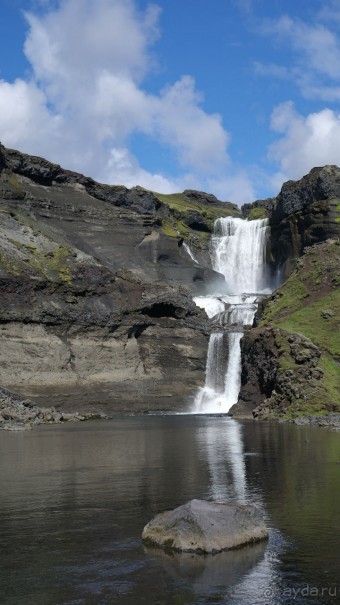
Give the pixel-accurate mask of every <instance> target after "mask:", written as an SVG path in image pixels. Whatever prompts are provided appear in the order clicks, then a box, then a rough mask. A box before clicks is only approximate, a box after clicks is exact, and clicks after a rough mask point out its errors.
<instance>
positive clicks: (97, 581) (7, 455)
mask: <svg viewBox="0 0 340 605" xmlns="http://www.w3.org/2000/svg"><path fill="white" fill-rule="evenodd" d="M339 441H340V440H339V435H338V434H336V433H332V432H330V431H327V430H321V429H317V428H314V427H295V426H290V425H279V424H270V423H268V424H260V423H253V422H246V421H244V422H238V421H235V420H231V419H228V418H225V417H195V416H177V417H176V416H172V417H171V416H163V417H162V416H152V417H124V418H122V417H120V418H116V419H114V420H112V421H107V422H97V423H95V422H87V423H84V424H81V425H80V424H77V425H65V426H62V425H58V426H55V427H52V426H43V427H40V428H39V429H37V430H34V431H30V432H25V433H20V434H14V433H6V432H5V431H2V432H0V488H1V491H0V524H1V533H0V555H1V560H0V561H1V562H0V603H1V604H3V605H105V604H115V603H119V604H123V605H125V604H126V605H135V604H136V605H137V604H139V603H145V604H158V605H187V604H188V605H189V604H195V605H197V604H202V605H205V604H208V603H209V605H212V604H216V605H217V604H224V603H225V604H227V603H228V604H232V605H263V604H268V605H276V604H280V605H281V604H287V605H288V604H291V603H298V604H299V605H301V604H305V603H313V604H315V605H321V604H325V605H333V604H335V603H339V602H340V591H339V592H338V595H337V596H334V594H335V591H336V590H339V588H337V587H336V585H337V582H338V571H339V560H340V557H339V554H340V553H339V545H340V532H339V527H338V515H339V512H340V511H339V486H340V464H337V462H338V461H339V459H340V451H339ZM191 498H203V499H214V500H226V501H230V502H233V501H234V502H235V501H238V502H253V503H256V504H257V505H258V506H259V507H260V508H261V509H262V510H263V511H264V512H265V515H266V518H267V523H268V526H269V527H270V539H269V542H268V543H262V544H258V545H255V546H251V547H246V548H243V549H240V550H238V551H234V552H226V553H221V554H220V555H216V556H214V557H211V556H210V557H200V556H195V555H192V554H182V555H179V554H177V555H174V556H169V555H167V554H166V553H164V552H162V551H157V550H150V549H145V548H144V547H143V545H142V543H141V541H140V534H141V531H142V528H143V526H144V525H145V524H146V523H147V522H148V521H149V520H150V519H151V518H152V517H153V516H154V515H155V514H156V513H157V512H159V511H161V510H165V509H169V508H173V507H175V506H178V505H180V504H182V503H184V502H186V501H187V500H189V499H191ZM322 589H323V597H321V596H320V595H321V590H322ZM294 591H295V592H294ZM313 591H314V592H313ZM317 593H318V594H319V596H316V594H317Z"/></svg>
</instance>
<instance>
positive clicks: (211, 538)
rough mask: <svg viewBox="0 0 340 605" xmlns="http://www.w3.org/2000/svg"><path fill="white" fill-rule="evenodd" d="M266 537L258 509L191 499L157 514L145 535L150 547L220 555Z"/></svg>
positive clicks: (146, 528) (144, 532)
mask: <svg viewBox="0 0 340 605" xmlns="http://www.w3.org/2000/svg"><path fill="white" fill-rule="evenodd" d="M267 537H268V531H267V528H266V526H265V524H264V519H263V516H262V514H261V512H260V511H259V510H258V509H257V508H256V507H255V506H253V505H251V504H248V505H243V504H225V503H217V502H206V501H205V500H190V502H188V503H187V504H184V505H183V506H179V507H178V508H175V509H174V510H172V511H167V512H164V513H160V514H158V515H156V517H155V518H154V519H152V521H150V522H149V523H148V524H147V525H146V526H145V527H144V530H143V533H142V539H143V541H144V542H145V543H146V544H147V545H150V546H160V547H163V548H168V549H172V550H177V551H184V552H197V553H217V552H220V551H223V550H229V549H232V548H238V547H239V546H243V545H244V544H249V543H251V542H258V541H259V540H263V539H265V538H267Z"/></svg>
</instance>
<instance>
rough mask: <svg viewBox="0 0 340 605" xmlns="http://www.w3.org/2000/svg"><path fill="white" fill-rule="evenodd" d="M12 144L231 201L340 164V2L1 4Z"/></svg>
mask: <svg viewBox="0 0 340 605" xmlns="http://www.w3.org/2000/svg"><path fill="white" fill-rule="evenodd" d="M0 10H1V12H0V15H1V19H0V53H1V54H0V56H1V61H0V141H1V142H2V143H3V144H5V145H6V146H9V147H14V148H16V149H19V150H20V151H23V152H26V153H32V154H36V155H41V156H43V157H46V158H47V159H49V160H51V161H54V162H57V163H60V164H62V165H63V166H64V167H66V168H70V169H73V170H77V171H80V172H83V173H85V174H87V175H90V176H92V177H93V178H95V179H97V180H100V181H104V182H110V183H120V184H125V185H127V186H133V185H136V184H139V185H142V186H144V187H146V188H148V189H153V190H156V191H160V192H165V193H169V192H173V191H181V190H183V189H185V188H196V189H203V190H205V191H209V192H213V193H215V195H217V196H218V197H219V198H220V199H223V200H227V199H228V200H231V201H236V202H238V203H242V202H244V201H252V200H254V199H256V198H259V197H267V196H269V195H275V194H276V193H277V192H278V191H279V189H280V187H281V185H282V183H283V181H285V180H287V179H290V178H292V179H298V178H300V177H302V176H303V175H304V174H306V173H307V172H308V171H309V170H310V169H311V168H312V167H313V166H321V165H324V164H338V165H339V164H340V2H339V0H320V1H319V0H313V1H312V2H311V1H310V0H298V1H296V0H294V1H293V0H270V1H269V0H211V1H208V0H159V1H157V0H156V1H155V2H154V3H149V2H147V1H146V0H64V1H58V0H51V1H50V0H0Z"/></svg>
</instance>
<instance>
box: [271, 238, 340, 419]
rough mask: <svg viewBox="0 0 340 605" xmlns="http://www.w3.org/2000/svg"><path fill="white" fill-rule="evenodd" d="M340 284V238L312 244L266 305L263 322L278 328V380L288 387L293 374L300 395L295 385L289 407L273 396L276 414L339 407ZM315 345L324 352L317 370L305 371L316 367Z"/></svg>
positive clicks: (292, 414) (337, 409) (317, 411)
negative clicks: (314, 361) (311, 357)
mask: <svg viewBox="0 0 340 605" xmlns="http://www.w3.org/2000/svg"><path fill="white" fill-rule="evenodd" d="M339 283H340V246H339V242H338V241H334V240H332V241H327V242H324V243H321V244H318V245H315V246H311V247H309V248H307V249H306V250H305V254H304V256H303V257H301V258H300V260H299V261H298V264H297V267H296V269H295V271H294V272H293V273H292V274H291V275H290V277H289V278H288V279H287V281H286V282H285V283H284V284H283V286H282V287H281V288H279V289H278V291H277V292H276V293H275V294H274V295H273V296H272V297H271V298H270V299H269V301H268V303H267V305H266V307H265V309H264V312H263V315H262V318H261V322H260V325H261V326H265V325H266V326H272V327H274V328H279V330H277V331H276V341H277V346H278V349H279V357H278V362H279V368H278V380H279V383H280V380H281V382H282V384H281V386H282V385H283V383H284V381H285V383H286V384H285V386H287V384H288V379H289V383H290V385H292V384H293V383H294V381H295V383H296V384H295V387H296V388H295V395H294V388H292V389H291V391H292V394H291V397H290V405H289V406H288V408H287V409H286V410H285V411H284V408H282V407H281V408H279V407H278V406H277V401H278V396H277V395H274V396H272V397H271V399H270V400H269V408H270V407H271V408H272V410H271V411H272V413H274V415H275V414H278V415H280V414H282V412H283V411H284V415H285V416H288V417H289V416H297V415H304V414H309V413H327V412H329V411H340V329H339V328H340V324H339V318H340V292H339ZM308 339H309V341H308ZM296 342H297V343H298V345H296V344H294V343H296ZM309 342H310V343H311V344H309ZM290 343H291V344H290ZM297 346H298V347H299V351H298V352H297ZM313 346H315V347H317V349H318V353H317V355H319V358H318V359H317V371H314V370H313V371H312V370H310V371H306V368H307V367H308V366H310V367H311V364H310V357H309V358H308V354H309V353H308V351H309V347H311V349H310V350H311V351H312V349H313ZM294 347H295V348H294ZM320 353H321V355H320ZM305 362H306V363H305ZM314 366H315V364H314ZM319 370H320V371H319ZM317 374H318V375H317ZM293 386H294V385H293ZM281 400H282V397H281Z"/></svg>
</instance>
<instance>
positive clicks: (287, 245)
mask: <svg viewBox="0 0 340 605" xmlns="http://www.w3.org/2000/svg"><path fill="white" fill-rule="evenodd" d="M242 211H243V215H244V216H245V217H246V216H250V218H251V217H252V216H253V217H254V218H256V217H257V215H258V214H259V213H261V215H262V216H263V215H266V216H268V217H269V223H270V227H271V247H270V256H271V258H270V262H271V263H272V265H273V266H274V267H275V268H279V269H280V271H281V277H282V279H285V278H287V277H288V276H289V274H290V272H291V271H292V269H293V268H294V266H295V262H296V260H297V259H298V258H299V257H300V256H301V254H302V253H303V251H304V249H305V248H306V247H308V246H311V245H313V244H316V243H319V242H323V241H326V240H327V239H329V238H334V237H338V235H339V222H338V221H339V212H340V168H338V167H337V166H324V167H323V168H313V169H312V170H311V171H310V173H309V174H307V175H306V176H304V177H303V178H302V179H300V180H299V181H288V182H286V183H284V185H283V186H282V189H281V191H280V193H279V195H278V196H277V197H276V198H270V199H267V200H258V201H256V202H254V203H253V204H246V205H244V206H243V208H242Z"/></svg>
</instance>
